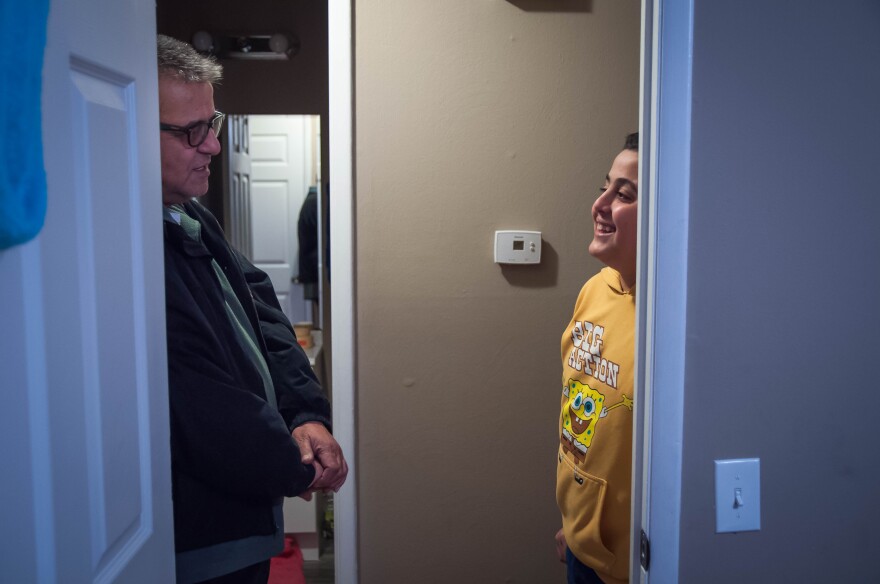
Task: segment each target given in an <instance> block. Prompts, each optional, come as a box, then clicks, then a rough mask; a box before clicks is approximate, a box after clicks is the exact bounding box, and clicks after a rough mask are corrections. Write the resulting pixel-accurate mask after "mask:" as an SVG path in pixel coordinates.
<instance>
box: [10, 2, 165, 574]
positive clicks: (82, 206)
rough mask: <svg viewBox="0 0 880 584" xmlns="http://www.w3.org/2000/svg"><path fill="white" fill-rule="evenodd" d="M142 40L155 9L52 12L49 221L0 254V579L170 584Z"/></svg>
mask: <svg viewBox="0 0 880 584" xmlns="http://www.w3.org/2000/svg"><path fill="white" fill-rule="evenodd" d="M155 34H156V26H155V4H154V2H150V1H146V0H131V1H128V2H118V1H116V0H65V1H64V2H52V3H51V12H50V16H49V25H48V41H47V47H46V55H45V63H44V69H43V73H44V74H43V79H44V82H43V83H44V85H43V96H42V110H43V144H44V154H45V168H46V171H47V181H48V212H47V217H46V223H45V227H44V229H43V231H42V232H41V234H40V235H39V236H38V237H37V238H36V239H35V240H33V241H31V242H29V243H27V244H25V245H23V246H19V247H15V248H11V249H8V250H5V251H0V322H2V335H0V338H2V340H0V355H2V375H0V385H2V391H0V412H2V414H0V415H2V418H0V422H2V423H0V464H2V473H3V478H2V480H0V485H2V487H0V489H2V491H0V496H2V502H0V508H2V516H0V566H2V569H0V570H2V576H0V579H2V580H3V581H7V582H38V583H54V582H77V583H80V582H112V581H117V582H126V583H135V584H137V583H144V584H146V583H156V582H173V581H174V556H173V536H172V514H171V479H170V461H169V447H168V405H167V404H168V395H167V373H166V356H165V313H164V294H163V290H164V286H163V281H164V278H163V253H162V226H161V213H160V205H161V201H160V188H161V184H160V178H159V172H160V165H159V145H158V139H159V132H158V124H159V119H158V105H157V103H158V98H157V81H156V48H155V47H156V45H155V42H156V40H155ZM11 54H12V53H8V52H7V53H6V54H5V56H4V57H0V58H10V57H9V55H11ZM6 90H7V91H13V90H14V88H6ZM11 170H12V171H13V172H14V169H11Z"/></svg>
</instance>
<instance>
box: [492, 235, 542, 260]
mask: <svg viewBox="0 0 880 584" xmlns="http://www.w3.org/2000/svg"><path fill="white" fill-rule="evenodd" d="M495 263H496V264H540V263H541V232H540V231H496V232H495Z"/></svg>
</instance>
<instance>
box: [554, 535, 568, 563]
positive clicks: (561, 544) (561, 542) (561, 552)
mask: <svg viewBox="0 0 880 584" xmlns="http://www.w3.org/2000/svg"><path fill="white" fill-rule="evenodd" d="M566 549H568V545H567V544H566V543H565V534H564V533H563V532H562V530H561V529H560V530H559V531H557V532H556V557H557V558H559V561H560V562H562V563H563V564H564V563H565V550H566Z"/></svg>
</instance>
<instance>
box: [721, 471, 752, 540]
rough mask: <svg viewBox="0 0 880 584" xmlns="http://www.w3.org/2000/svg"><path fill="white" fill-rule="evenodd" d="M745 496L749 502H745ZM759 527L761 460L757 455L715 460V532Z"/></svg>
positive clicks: (732, 531) (730, 531) (734, 531)
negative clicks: (755, 456)
mask: <svg viewBox="0 0 880 584" xmlns="http://www.w3.org/2000/svg"><path fill="white" fill-rule="evenodd" d="M731 495H733V497H731ZM731 499H732V500H731ZM746 499H748V501H749V504H748V505H746ZM759 529H761V461H760V460H759V459H757V458H739V459H733V460H716V461H715V533H739V532H743V531H757V530H759Z"/></svg>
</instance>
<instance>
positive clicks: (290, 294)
mask: <svg viewBox="0 0 880 584" xmlns="http://www.w3.org/2000/svg"><path fill="white" fill-rule="evenodd" d="M249 119H250V152H251V220H252V223H251V226H252V244H253V248H252V249H253V258H252V259H253V262H254V264H255V265H256V266H257V267H258V268H260V269H261V270H263V271H264V272H266V273H267V274H269V277H270V278H271V279H272V283H273V285H274V286H275V293H276V294H277V295H278V301H279V302H280V303H281V307H282V309H283V310H284V313H285V314H286V315H287V317H288V318H289V319H290V320H291V322H300V321H307V320H311V309H310V307H309V306H307V305H306V302H305V300H304V299H303V291H302V286H300V285H299V284H295V283H294V282H293V279H294V278H295V277H296V276H297V275H298V274H299V258H298V254H299V243H298V240H297V229H296V223H297V219H298V218H299V211H300V208H301V207H302V203H303V201H304V200H305V198H306V194H307V193H308V190H309V186H311V185H314V184H316V180H317V177H316V176H315V168H316V167H317V165H316V160H317V156H316V155H315V152H316V150H315V148H314V141H315V139H314V134H315V128H316V127H319V125H318V124H317V123H315V120H317V117H316V116H250V118H249Z"/></svg>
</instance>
